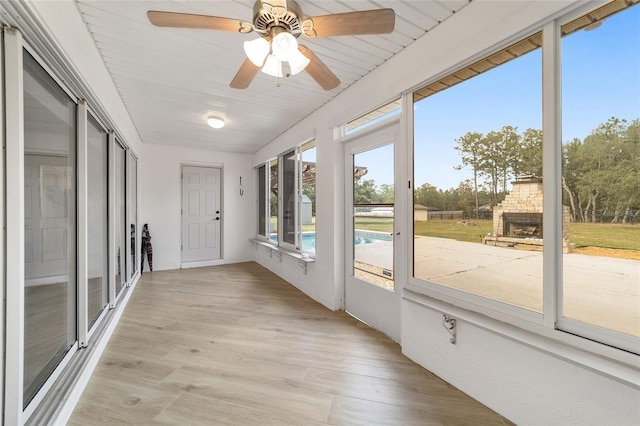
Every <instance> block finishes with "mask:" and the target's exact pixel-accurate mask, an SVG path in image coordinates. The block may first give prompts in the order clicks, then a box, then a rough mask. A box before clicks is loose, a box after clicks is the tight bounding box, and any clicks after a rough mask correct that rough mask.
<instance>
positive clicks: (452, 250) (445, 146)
mask: <svg viewBox="0 0 640 426" xmlns="http://www.w3.org/2000/svg"><path fill="white" fill-rule="evenodd" d="M540 42H541V37H540V34H535V35H533V36H531V37H529V38H528V39H527V40H526V48H524V49H521V48H519V47H518V46H520V44H516V45H514V46H512V47H514V48H513V49H512V48H507V49H505V50H504V51H503V52H502V53H500V54H495V55H493V56H492V57H495V58H496V60H494V61H493V62H492V63H491V65H490V66H489V65H487V64H486V61H479V62H478V66H477V67H475V68H474V66H473V65H472V66H471V67H469V69H477V70H481V69H487V68H489V69H488V70H487V71H485V72H482V73H480V74H477V73H478V71H473V72H468V73H465V74H467V75H469V74H470V75H475V74H477V75H475V77H470V78H468V79H466V80H464V79H460V78H452V79H451V80H452V81H453V82H454V83H451V84H454V85H453V86H452V87H448V86H449V85H450V84H449V85H446V84H444V83H443V84H433V85H431V86H429V87H433V90H431V89H430V90H426V89H428V88H429V87H427V88H425V89H424V90H422V89H421V90H419V91H418V92H419V93H421V94H420V96H415V97H414V99H415V100H417V102H415V104H414V111H415V114H414V115H415V119H414V213H413V217H414V237H415V238H414V240H413V241H414V259H413V274H414V276H415V278H418V279H421V280H425V281H429V282H432V283H436V284H440V285H443V286H447V287H451V288H455V289H458V290H461V291H464V292H467V293H472V294H474V295H479V296H483V297H486V298H489V299H493V300H498V301H501V302H505V303H508V304H512V305H516V306H519V307H522V308H526V309H529V310H533V311H538V312H541V311H542V300H543V299H542V252H541V251H542V236H543V229H542V210H543V193H542V180H541V176H542V131H541V128H542V118H541V111H542V104H541V102H542V57H541V49H539V48H536V45H539V43H540ZM515 47H518V48H515ZM522 52H528V53H522ZM500 58H501V59H500ZM507 58H508V59H507ZM498 59H499V60H500V61H499V62H496V61H498ZM495 63H501V64H502V65H499V66H495ZM454 74H455V73H454ZM443 80H447V82H448V79H443ZM440 87H447V88H445V89H444V90H439V91H438V90H436V89H439V88H440Z"/></svg>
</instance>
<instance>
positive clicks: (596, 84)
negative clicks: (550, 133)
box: [561, 2, 640, 337]
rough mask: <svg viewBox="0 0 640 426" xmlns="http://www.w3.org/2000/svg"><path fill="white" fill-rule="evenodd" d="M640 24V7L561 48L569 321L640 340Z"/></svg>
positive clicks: (565, 303) (571, 38) (565, 305)
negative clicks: (613, 331) (639, 24)
mask: <svg viewBox="0 0 640 426" xmlns="http://www.w3.org/2000/svg"><path fill="white" fill-rule="evenodd" d="M616 5H622V7H624V4H623V3H621V2H618V3H617V4H616ZM598 14H599V13H596V15H598ZM600 16H602V15H600ZM576 22H578V23H579V22H580V21H579V20H576ZM587 22H593V19H590V20H588V21H587ZM639 22H640V7H639V6H633V7H631V8H629V9H626V10H624V11H622V12H619V13H618V14H616V15H613V16H610V17H608V18H607V19H605V20H602V21H597V22H596V23H594V24H591V25H589V26H587V27H585V28H584V30H578V31H575V32H573V33H571V34H570V35H568V36H566V37H564V38H563V39H562V140H563V172H562V189H563V209H564V220H563V226H564V229H563V236H564V238H565V241H567V242H568V244H565V254H564V255H563V283H562V285H563V289H562V294H563V300H562V304H561V305H562V316H563V317H565V318H570V319H572V320H578V321H581V322H583V323H587V324H591V325H596V326H598V327H602V328H605V329H609V330H615V331H617V332H620V333H624V334H627V335H631V336H635V337H640V308H639V307H640V184H639V183H640V168H639V167H638V165H639V164H640V78H639V77H638V76H640V37H639V34H640V33H639V32H638V23H639ZM570 27H572V26H570ZM565 28H567V26H566V25H565V26H563V29H565Z"/></svg>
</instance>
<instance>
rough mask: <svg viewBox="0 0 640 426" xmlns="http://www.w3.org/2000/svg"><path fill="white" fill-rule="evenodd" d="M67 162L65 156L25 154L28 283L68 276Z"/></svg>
mask: <svg viewBox="0 0 640 426" xmlns="http://www.w3.org/2000/svg"><path fill="white" fill-rule="evenodd" d="M66 162H67V158H66V157H58V156H48V155H25V159H24V168H25V182H24V184H25V278H26V279H27V280H30V282H31V281H33V282H39V283H40V284H42V283H45V282H44V281H43V280H45V281H46V279H48V280H49V281H51V282H60V281H67V279H68V278H67V277H66V275H67V273H68V270H69V265H68V253H67V247H68V244H67V240H68V238H69V236H68V232H67V229H68V227H69V212H68V211H67V204H68V203H67V199H68V197H69V188H70V187H71V170H70V169H69V168H68V167H67V166H66ZM46 277H48V278H46Z"/></svg>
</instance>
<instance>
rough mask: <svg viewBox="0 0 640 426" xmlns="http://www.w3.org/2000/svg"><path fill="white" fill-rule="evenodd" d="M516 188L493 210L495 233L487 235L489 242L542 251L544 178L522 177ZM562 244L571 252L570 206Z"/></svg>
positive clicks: (565, 218) (563, 230) (564, 216)
mask: <svg viewBox="0 0 640 426" xmlns="http://www.w3.org/2000/svg"><path fill="white" fill-rule="evenodd" d="M511 184H512V187H513V189H512V190H511V192H510V193H509V194H507V196H506V197H505V199H504V200H503V201H502V203H500V204H498V205H497V206H496V207H495V208H494V209H493V233H492V234H491V235H487V236H486V237H484V238H483V242H484V243H485V244H491V245H497V246H502V247H518V248H525V249H530V250H536V249H539V250H542V238H543V235H544V232H543V222H542V211H543V201H544V198H543V190H542V179H541V178H538V177H532V176H527V177H522V178H518V179H516V180H515V181H514V182H511ZM562 213H563V214H562V240H563V243H562V246H563V252H565V253H568V252H569V249H570V245H569V208H568V207H563V212H562Z"/></svg>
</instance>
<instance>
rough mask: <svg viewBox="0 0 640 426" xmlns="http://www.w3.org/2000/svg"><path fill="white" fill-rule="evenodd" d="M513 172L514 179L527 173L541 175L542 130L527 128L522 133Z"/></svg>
mask: <svg viewBox="0 0 640 426" xmlns="http://www.w3.org/2000/svg"><path fill="white" fill-rule="evenodd" d="M513 174H514V176H515V178H516V179H517V178H518V177H520V176H527V175H531V176H539V177H542V130H540V129H531V128H529V129H527V130H525V131H524V132H523V133H522V136H521V138H520V144H519V146H518V155H517V157H516V158H515V162H514V167H513Z"/></svg>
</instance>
